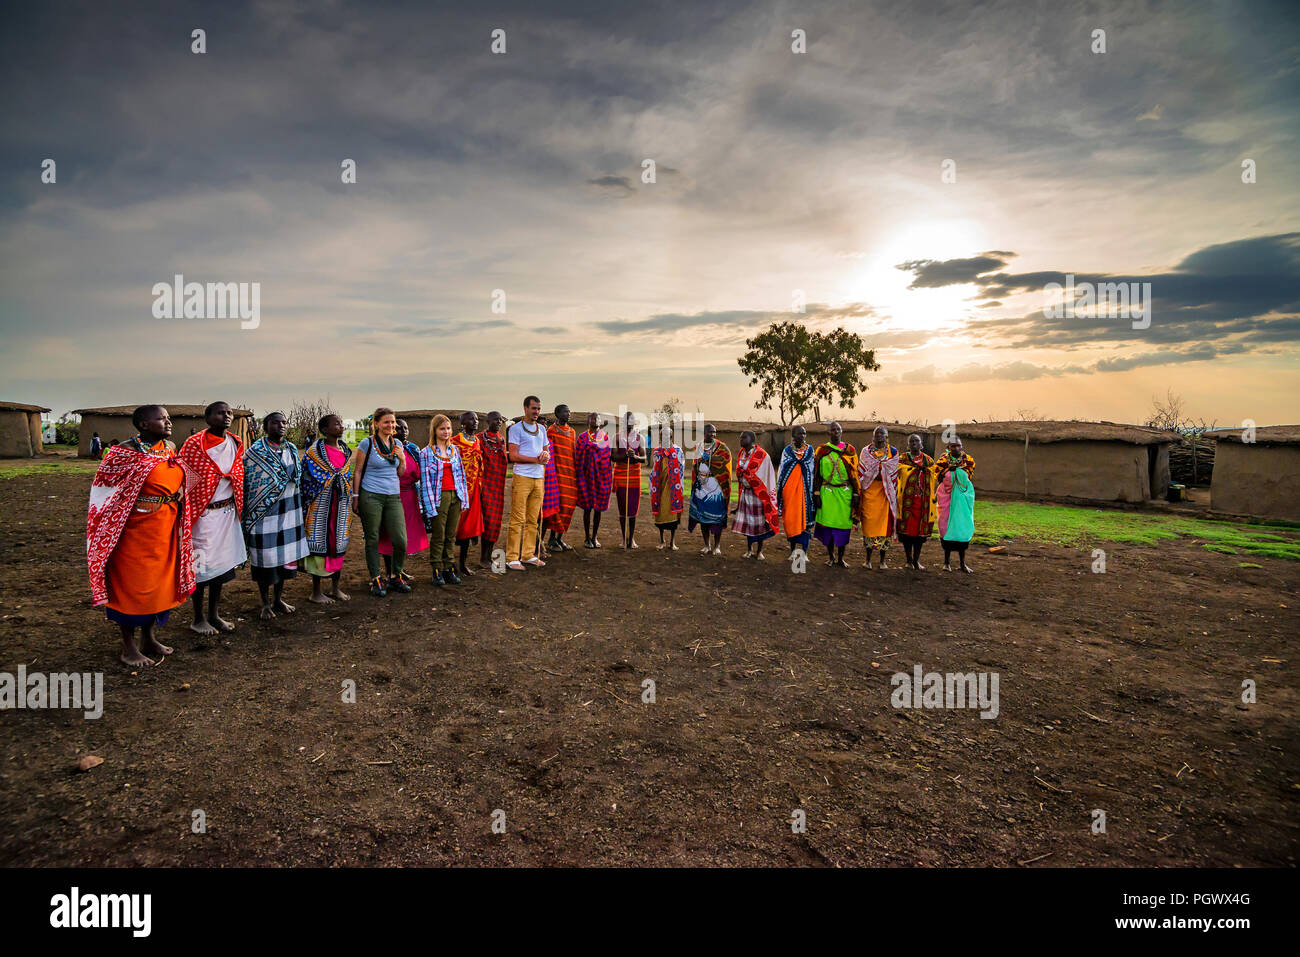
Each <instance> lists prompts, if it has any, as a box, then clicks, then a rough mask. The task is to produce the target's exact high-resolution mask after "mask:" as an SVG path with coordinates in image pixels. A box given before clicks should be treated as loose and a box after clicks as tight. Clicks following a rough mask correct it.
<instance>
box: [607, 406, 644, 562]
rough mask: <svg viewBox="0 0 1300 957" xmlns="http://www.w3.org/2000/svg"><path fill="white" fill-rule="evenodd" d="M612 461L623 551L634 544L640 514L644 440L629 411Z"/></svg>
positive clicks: (612, 453)
mask: <svg viewBox="0 0 1300 957" xmlns="http://www.w3.org/2000/svg"><path fill="white" fill-rule="evenodd" d="M610 457H611V458H612V459H613V462H614V497H615V499H617V500H618V527H619V532H620V534H621V536H622V539H623V547H624V548H640V547H641V546H640V545H638V544H637V543H636V516H637V513H638V512H640V511H641V463H642V462H644V461H645V440H644V439H642V438H641V433H640V432H638V431H637V429H636V416H635V414H633V413H631V412H629V413H628V414H627V418H626V420H625V421H624V422H623V423H622V428H620V429H619V430H618V435H617V436H615V437H614V448H613V451H612V452H611V453H610Z"/></svg>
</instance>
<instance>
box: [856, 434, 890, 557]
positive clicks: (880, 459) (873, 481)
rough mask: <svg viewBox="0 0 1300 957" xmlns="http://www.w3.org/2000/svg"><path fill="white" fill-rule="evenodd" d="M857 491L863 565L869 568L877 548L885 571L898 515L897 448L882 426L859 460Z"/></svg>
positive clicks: (873, 435) (872, 437)
mask: <svg viewBox="0 0 1300 957" xmlns="http://www.w3.org/2000/svg"><path fill="white" fill-rule="evenodd" d="M858 488H859V490H860V491H859V494H860V498H859V503H860V505H859V508H860V514H859V516H858V518H859V521H860V522H861V523H862V542H863V544H864V545H866V547H867V561H866V566H867V567H868V568H870V567H871V553H872V552H873V551H875V550H877V549H879V551H880V567H881V568H888V567H889V566H888V564H886V561H885V554H886V552H887V551H888V549H889V541H890V539H892V538H893V537H894V522H895V519H896V518H897V516H898V449H896V448H894V447H893V446H892V445H890V444H889V430H888V429H887V428H885V427H884V426H883V425H878V426H876V430H875V432H873V433H872V436H871V444H870V445H868V446H867V447H866V448H864V449H863V450H862V454H861V455H860V456H859V458H858Z"/></svg>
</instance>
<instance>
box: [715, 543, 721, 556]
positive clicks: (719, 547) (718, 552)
mask: <svg viewBox="0 0 1300 957" xmlns="http://www.w3.org/2000/svg"><path fill="white" fill-rule="evenodd" d="M713 554H715V555H721V554H722V546H721V545H719V546H718V547H717V548H715V549H714V550H713Z"/></svg>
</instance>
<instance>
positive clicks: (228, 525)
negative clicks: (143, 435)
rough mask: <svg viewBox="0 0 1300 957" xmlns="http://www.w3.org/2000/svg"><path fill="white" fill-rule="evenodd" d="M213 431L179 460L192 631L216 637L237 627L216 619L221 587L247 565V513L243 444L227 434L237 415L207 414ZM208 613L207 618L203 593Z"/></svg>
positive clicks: (222, 409) (220, 405) (216, 405)
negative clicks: (190, 568)
mask: <svg viewBox="0 0 1300 957" xmlns="http://www.w3.org/2000/svg"><path fill="white" fill-rule="evenodd" d="M203 418H204V419H205V420H206V421H207V423H208V427H207V428H206V429H204V430H203V431H202V432H200V433H198V434H197V435H191V436H190V437H189V438H188V439H186V440H185V444H184V445H182V446H181V450H180V453H179V454H178V455H177V456H176V458H177V460H178V461H179V462H180V463H181V466H182V467H183V468H184V469H185V500H186V502H187V503H188V504H189V512H188V514H189V517H190V522H191V523H192V524H191V528H190V540H191V542H193V545H194V579H195V582H196V583H197V585H196V587H195V589H194V595H193V597H192V601H193V603H194V623H193V624H192V625H190V629H191V630H192V631H197V632H198V633H199V634H200V635H215V634H216V633H217V632H219V631H234V630H235V626H234V625H232V624H231V623H230V622H228V621H226V620H225V619H224V618H222V617H221V616H220V615H219V614H217V603H218V602H220V601H221V586H222V585H224V584H225V583H226V582H228V581H230V580H231V579H232V578H234V577H235V569H236V568H238V567H239V566H241V565H243V564H244V563H245V562H246V561H248V550H247V549H246V548H245V547H244V532H243V528H242V527H241V526H240V520H241V518H242V516H243V512H244V444H243V443H242V442H240V441H239V437H238V436H235V435H231V434H230V432H229V431H228V430H229V429H230V426H231V423H233V422H234V421H235V413H234V411H233V410H232V409H231V408H230V406H229V405H227V404H226V403H225V402H213V403H212V404H211V405H210V406H208V407H207V408H206V409H204V410H203ZM205 589H206V590H207V593H208V611H207V615H206V616H205V615H204V613H203V592H204V590H205Z"/></svg>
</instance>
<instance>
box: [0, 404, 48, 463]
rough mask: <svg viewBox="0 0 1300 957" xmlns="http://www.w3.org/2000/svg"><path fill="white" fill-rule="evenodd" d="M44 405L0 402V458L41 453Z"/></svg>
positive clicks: (46, 410)
mask: <svg viewBox="0 0 1300 957" xmlns="http://www.w3.org/2000/svg"><path fill="white" fill-rule="evenodd" d="M49 411H50V410H49V409H47V408H45V406H43V405H26V404H24V403H22V402H0V458H6V459H16V458H31V457H32V456H34V455H40V454H41V451H42V449H43V448H44V445H43V444H42V442H41V414H42V413H44V412H49Z"/></svg>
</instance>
